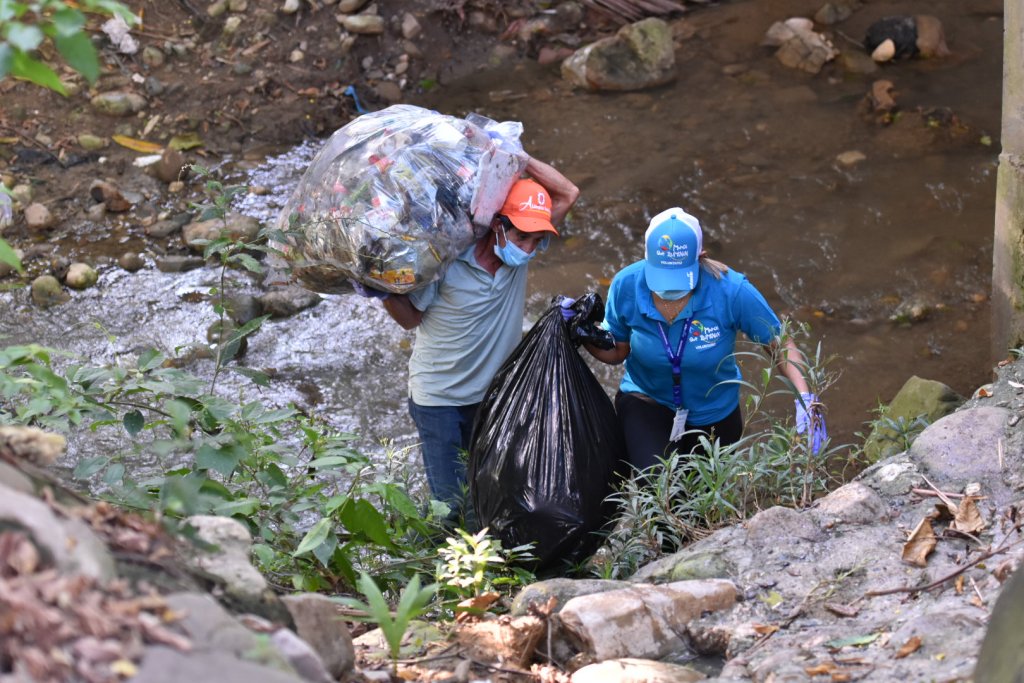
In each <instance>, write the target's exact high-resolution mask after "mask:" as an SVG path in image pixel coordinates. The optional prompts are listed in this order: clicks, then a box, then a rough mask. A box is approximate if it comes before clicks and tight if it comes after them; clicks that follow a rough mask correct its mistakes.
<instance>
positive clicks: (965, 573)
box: [0, 361, 1024, 683]
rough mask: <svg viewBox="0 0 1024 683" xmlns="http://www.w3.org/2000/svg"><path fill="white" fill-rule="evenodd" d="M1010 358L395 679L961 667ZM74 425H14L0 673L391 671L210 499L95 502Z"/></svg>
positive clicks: (563, 585) (426, 633)
mask: <svg viewBox="0 0 1024 683" xmlns="http://www.w3.org/2000/svg"><path fill="white" fill-rule="evenodd" d="M997 374H998V379H997V380H996V381H995V382H993V383H992V384H990V385H987V386H985V387H980V388H979V389H978V390H977V391H976V392H975V394H974V396H973V397H972V398H971V399H969V400H968V401H967V402H966V403H965V404H964V405H962V406H961V407H960V408H959V409H958V410H956V411H955V412H953V413H951V414H949V415H947V416H946V417H943V418H941V419H939V420H937V421H936V422H935V423H934V424H932V425H930V426H929V427H928V428H927V429H925V431H924V432H923V433H921V434H920V436H918V437H917V439H916V440H915V441H914V442H913V445H912V446H911V447H910V448H909V449H908V450H906V451H903V452H900V453H898V454H896V455H893V456H891V457H889V458H886V459H884V460H882V461H880V462H878V463H877V464H875V465H873V466H872V467H870V468H869V469H868V470H866V471H865V472H863V473H862V474H861V475H860V476H859V477H857V478H856V480H854V481H852V482H850V483H848V484H845V485H844V486H842V487H840V488H838V489H836V490H834V491H832V492H831V493H830V494H828V495H827V496H825V497H824V498H822V499H820V500H818V501H817V502H816V503H815V504H814V505H813V506H812V507H811V508H809V509H806V510H793V509H789V508H781V507H775V508H770V509H767V510H763V511H761V512H760V513H758V514H757V515H755V516H754V517H752V518H751V519H749V520H747V521H746V522H744V523H743V524H737V525H735V526H732V527H729V528H725V529H722V530H719V531H718V532H716V533H713V534H711V535H710V536H708V537H707V538H705V539H703V540H701V541H699V542H696V543H694V544H692V545H691V546H689V547H687V548H686V549H685V550H683V551H682V552H679V553H677V554H675V555H672V556H668V557H664V558H662V559H660V560H657V561H655V562H653V563H651V564H649V565H647V566H646V567H644V568H642V569H641V570H640V571H639V572H638V573H637V574H636V575H635V576H633V577H632V578H631V579H629V580H628V581H622V582H617V581H597V580H571V579H554V580H550V581H545V582H541V583H538V584H534V585H532V586H529V587H527V588H526V589H524V590H523V592H522V593H521V594H520V595H519V596H518V597H517V598H516V601H515V604H514V606H513V610H512V612H511V614H509V615H506V616H503V617H497V618H494V617H485V618H483V619H480V620H475V621H474V620H467V621H460V622H459V623H456V624H454V625H449V626H446V627H444V629H443V630H441V629H439V628H437V627H436V626H432V625H430V624H427V623H423V624H420V625H416V623H414V624H413V626H412V627H411V628H410V629H409V631H408V632H407V640H406V648H405V650H403V652H404V653H405V654H403V660H402V664H400V666H399V669H398V673H397V675H398V677H399V678H400V679H402V680H422V681H429V680H453V681H457V680H493V681H498V680H538V681H573V682H574V683H584V682H587V681H638V680H643V681H657V682H660V681H666V682H667V681H680V680H699V679H701V678H702V677H705V676H707V675H708V673H710V675H711V679H710V680H723V681H724V680H732V681H781V680H786V681H804V680H807V681H811V680H824V679H823V678H820V677H823V676H828V677H830V680H838V681H842V680H871V681H892V680H899V679H904V680H967V679H969V678H970V677H971V675H972V671H973V669H974V666H975V663H976V660H977V655H978V652H979V648H980V646H981V642H982V639H983V638H984V636H985V630H986V628H985V627H986V624H987V622H988V620H989V615H990V613H991V610H992V608H993V605H994V603H995V601H996V600H997V599H998V597H999V595H1000V591H1001V589H1002V587H1003V585H1004V584H1005V582H1006V581H1007V579H1008V578H1009V577H1010V576H1011V575H1012V574H1013V572H1014V571H1015V570H1016V569H1017V568H1018V566H1019V565H1020V562H1021V558H1022V557H1024V543H1022V540H1024V537H1022V535H1021V524H1022V520H1021V517H1020V514H1019V510H1020V505H1021V502H1022V493H1021V492H1022V490H1024V474H1022V472H1024V420H1022V419H1021V417H1022V415H1024V361H1015V362H1008V363H1006V364H1004V365H1002V366H1001V367H999V368H998V369H997ZM62 445H63V442H62V439H61V438H60V437H57V436H54V435H46V434H44V433H42V432H39V431H38V430H33V429H27V428H13V427H6V428H3V429H2V430H0V456H2V461H0V489H2V490H0V529H2V531H0V634H2V635H3V640H2V646H0V671H2V672H3V674H2V675H0V681H4V683H28V682H30V681H58V680H60V681H64V680H83V681H90V682H91V681H113V680H119V679H120V680H123V679H126V678H128V679H133V680H139V681H180V680H184V679H185V678H186V677H187V678H188V679H190V680H194V681H197V682H198V681H205V680H210V681H214V680H217V681H225V680H228V681H232V680H239V681H241V680H246V681H248V682H249V683H256V682H260V681H268V682H276V681H303V680H304V681H315V682H316V683H324V682H326V681H331V680H346V681H381V680H391V673H389V672H388V665H387V664H386V660H387V657H386V655H385V654H384V652H385V646H384V644H383V641H382V638H381V636H380V635H379V632H370V633H368V634H366V635H364V636H361V637H360V638H358V639H356V640H355V642H354V644H353V641H352V638H351V636H350V633H349V630H348V628H349V626H348V625H346V623H345V621H344V618H345V614H344V613H343V612H342V611H340V610H341V608H340V607H339V605H338V604H337V603H335V602H332V601H331V600H330V599H329V598H328V597H326V596H319V595H314V594H300V595H292V596H288V597H284V598H281V597H279V596H277V595H275V594H274V593H272V592H271V591H269V590H268V588H267V584H266V582H265V581H264V580H263V578H262V577H261V576H260V575H259V574H258V572H255V571H254V570H253V568H252V566H251V565H250V564H249V558H248V552H249V544H250V542H251V539H250V538H249V537H248V533H247V532H246V531H245V529H244V528H243V527H242V526H241V525H239V524H238V523H237V522H234V521H233V520H230V519H227V518H209V517H204V518H196V519H194V520H193V523H194V526H195V528H196V529H197V530H198V537H199V538H200V539H201V540H203V541H205V542H206V543H207V544H208V545H206V546H204V549H200V548H198V547H195V546H193V545H192V544H190V543H189V542H186V541H181V540H175V539H172V538H170V537H167V536H166V535H165V534H164V533H163V532H162V531H161V529H160V527H159V525H157V524H154V523H152V522H147V521H145V520H143V519H142V518H140V517H137V516H134V515H131V514H128V513H125V512H122V511H118V510H116V509H113V508H111V507H110V506H108V505H106V504H103V503H100V504H84V505H83V504H82V501H80V500H77V499H76V498H75V497H74V496H73V495H70V494H67V493H66V492H63V489H62V488H61V487H59V486H55V485H54V483H53V481H52V479H51V477H49V475H47V473H46V470H45V469H42V468H41V466H45V463H48V462H52V460H53V459H54V457H55V456H56V455H58V454H59V451H60V449H61V447H62ZM210 548H213V549H214V550H213V551H212V552H211V550H210ZM696 657H702V658H704V659H705V661H706V660H707V659H708V658H711V660H712V661H714V660H715V659H717V660H718V661H719V662H720V666H721V668H720V670H718V667H715V666H712V667H711V669H710V670H708V669H707V667H706V666H705V672H704V673H702V672H700V671H696V670H693V669H691V668H690V667H688V666H686V665H685V662H686V661H687V660H689V659H692V658H696ZM659 660H662V661H659ZM517 672H518V673H517Z"/></svg>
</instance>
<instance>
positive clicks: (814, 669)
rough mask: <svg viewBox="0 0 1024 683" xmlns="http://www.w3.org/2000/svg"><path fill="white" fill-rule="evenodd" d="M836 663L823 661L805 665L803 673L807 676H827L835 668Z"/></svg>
mask: <svg viewBox="0 0 1024 683" xmlns="http://www.w3.org/2000/svg"><path fill="white" fill-rule="evenodd" d="M836 668H837V667H836V665H835V664H833V663H832V662H825V663H824V664H818V665H817V666H805V667H804V673H806V674H807V675H808V676H827V675H829V674H830V673H832V672H833V671H835V670H836Z"/></svg>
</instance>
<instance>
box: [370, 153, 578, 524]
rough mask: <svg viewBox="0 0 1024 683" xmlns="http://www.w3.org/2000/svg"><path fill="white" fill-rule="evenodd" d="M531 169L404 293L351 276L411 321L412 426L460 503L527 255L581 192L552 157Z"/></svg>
mask: <svg viewBox="0 0 1024 683" xmlns="http://www.w3.org/2000/svg"><path fill="white" fill-rule="evenodd" d="M526 173H527V174H528V175H529V176H531V177H532V179H526V178H524V179H520V180H517V181H516V182H515V183H514V184H513V186H512V189H511V190H510V191H509V193H508V195H507V197H506V199H505V202H504V204H503V206H502V207H501V210H500V211H499V212H498V214H497V215H495V217H494V219H493V220H492V221H491V225H490V229H489V230H488V231H487V232H486V233H485V234H484V236H483V237H481V238H480V239H478V240H477V241H476V242H475V243H473V244H472V245H471V246H470V247H469V248H468V249H466V250H465V251H464V252H462V254H460V255H459V256H458V258H456V259H455V261H454V262H452V263H451V265H450V266H449V267H448V269H447V270H446V271H445V274H444V276H443V277H442V278H441V279H440V280H439V281H437V282H434V283H431V284H430V285H428V286H427V287H424V288H422V289H418V290H415V291H412V292H410V293H408V294H387V293H384V292H378V291H375V290H371V289H368V288H366V287H362V286H358V287H357V288H356V291H357V292H359V293H360V294H363V295H364V296H372V297H375V298H380V299H383V305H384V308H385V310H387V312H388V313H389V314H390V315H391V317H392V318H394V320H395V321H396V322H397V323H398V324H399V325H401V326H402V327H403V328H404V329H407V330H412V329H415V330H416V341H415V344H414V346H413V352H412V356H411V358H410V359H409V413H410V415H411V416H412V419H413V421H414V422H415V423H416V428H417V430H418V431H419V436H420V441H421V449H422V454H423V464H424V467H425V469H426V473H427V482H428V483H429V485H430V492H431V495H432V496H433V497H434V498H435V499H437V500H441V501H443V502H445V503H448V504H449V506H451V508H452V515H451V520H452V521H455V520H457V519H458V517H459V515H460V514H461V513H466V512H469V510H468V509H466V506H465V500H464V491H465V487H466V467H465V463H464V462H463V456H462V453H463V452H464V451H466V450H468V449H469V446H470V436H471V431H472V428H473V420H474V418H475V416H476V413H477V409H478V408H479V405H480V402H481V400H482V399H483V396H484V393H485V391H486V390H487V387H488V385H489V384H490V382H491V379H492V378H493V377H494V375H495V373H497V371H498V368H499V367H501V365H502V363H503V362H504V361H505V359H506V358H507V357H508V356H509V354H510V353H511V352H512V350H513V349H514V348H515V347H516V345H517V344H518V343H519V341H520V338H521V337H522V327H523V314H524V311H525V306H526V276H527V264H528V263H529V261H530V260H531V259H532V258H534V257H535V256H536V255H537V254H538V253H539V252H541V251H544V249H545V248H546V247H547V244H548V242H549V241H550V238H551V236H553V235H554V236H557V235H558V231H557V230H556V229H555V225H557V224H559V223H561V222H562V220H563V219H564V218H565V216H566V214H568V212H569V209H570V208H571V207H572V205H573V204H574V203H575V202H576V199H577V197H578V196H579V190H578V188H577V187H576V186H575V185H574V184H573V183H572V182H570V181H569V180H568V179H567V178H566V177H565V176H564V175H562V174H561V173H560V172H558V171H557V170H556V169H555V168H554V167H552V166H550V165H548V164H545V163H543V162H541V161H538V160H536V159H533V158H532V157H531V158H529V159H528V161H527V164H526Z"/></svg>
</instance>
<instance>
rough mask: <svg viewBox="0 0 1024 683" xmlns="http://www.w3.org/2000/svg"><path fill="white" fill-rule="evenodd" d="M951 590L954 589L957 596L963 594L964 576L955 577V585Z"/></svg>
mask: <svg viewBox="0 0 1024 683" xmlns="http://www.w3.org/2000/svg"><path fill="white" fill-rule="evenodd" d="M953 588H954V590H956V594H957V595H963V592H964V575H963V574H961V575H960V576H958V577H956V583H955V584H953Z"/></svg>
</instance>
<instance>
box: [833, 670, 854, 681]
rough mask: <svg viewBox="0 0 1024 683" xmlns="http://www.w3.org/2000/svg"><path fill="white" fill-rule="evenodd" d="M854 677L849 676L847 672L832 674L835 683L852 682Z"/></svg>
mask: <svg viewBox="0 0 1024 683" xmlns="http://www.w3.org/2000/svg"><path fill="white" fill-rule="evenodd" d="M852 680H853V675H852V674H848V673H846V672H845V671H837V672H835V673H834V674H832V681H833V683H846V681H852Z"/></svg>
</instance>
